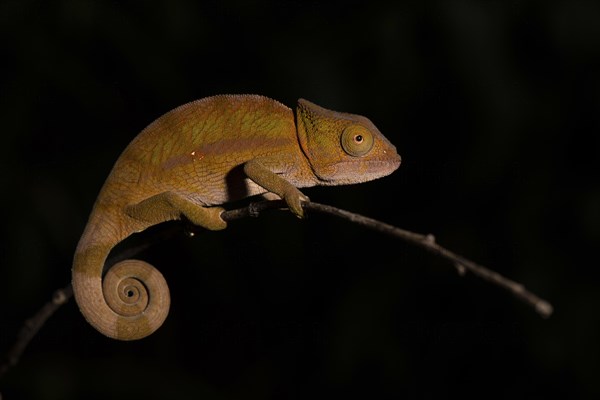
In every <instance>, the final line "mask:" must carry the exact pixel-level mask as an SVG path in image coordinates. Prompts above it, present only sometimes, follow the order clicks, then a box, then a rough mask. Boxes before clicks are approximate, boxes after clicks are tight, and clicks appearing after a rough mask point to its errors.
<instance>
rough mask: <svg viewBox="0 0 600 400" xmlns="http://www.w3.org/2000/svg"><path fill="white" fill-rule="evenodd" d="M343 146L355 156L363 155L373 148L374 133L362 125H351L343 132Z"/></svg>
mask: <svg viewBox="0 0 600 400" xmlns="http://www.w3.org/2000/svg"><path fill="white" fill-rule="evenodd" d="M341 142H342V148H343V149H344V151H345V152H346V153H348V154H349V155H351V156H354V157H362V156H364V155H365V154H367V153H368V152H369V151H371V149H372V148H373V135H372V134H371V132H369V130H368V129H366V128H364V127H362V126H360V125H350V126H348V127H347V128H346V129H344V131H343V132H342V137H341Z"/></svg>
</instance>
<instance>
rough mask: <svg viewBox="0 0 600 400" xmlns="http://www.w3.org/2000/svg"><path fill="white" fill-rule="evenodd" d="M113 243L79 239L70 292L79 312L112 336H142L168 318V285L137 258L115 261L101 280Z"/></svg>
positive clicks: (122, 338) (131, 338) (157, 272)
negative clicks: (103, 243)
mask: <svg viewBox="0 0 600 400" xmlns="http://www.w3.org/2000/svg"><path fill="white" fill-rule="evenodd" d="M86 236H88V237H89V235H85V234H84V237H86ZM115 244H116V243H114V244H108V245H101V244H97V243H89V241H86V240H82V241H81V242H80V244H79V246H78V248H77V251H76V253H75V258H74V261H73V270H72V274H73V275H72V279H73V281H72V284H73V293H74V295H75V300H76V301H77V305H78V306H79V309H80V310H81V313H82V314H83V316H84V317H85V319H86V320H87V321H88V322H89V323H90V324H91V325H92V326H93V327H94V328H96V329H97V330H98V331H99V332H101V333H103V334H104V335H106V336H108V337H110V338H113V339H119V340H137V339H141V338H144V337H146V336H148V335H150V334H152V333H153V332H154V331H155V330H157V329H158V328H159V327H160V326H161V325H162V324H163V322H164V320H165V319H166V318H167V315H168V313H169V306H170V303H171V299H170V295H169V287H168V286H167V282H166V281H165V279H164V278H163V276H162V274H161V273H160V272H159V271H158V270H157V269H156V268H154V267H153V266H152V265H150V264H148V263H147V262H144V261H140V260H124V261H121V262H119V263H117V264H115V265H114V266H112V267H111V268H110V269H109V270H108V272H107V273H106V276H105V277H104V280H103V279H102V270H103V268H104V263H105V262H106V258H107V256H108V253H109V252H110V251H111V249H112V247H113V246H114V245H115Z"/></svg>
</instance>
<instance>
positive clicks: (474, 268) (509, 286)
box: [303, 202, 553, 318]
mask: <svg viewBox="0 0 600 400" xmlns="http://www.w3.org/2000/svg"><path fill="white" fill-rule="evenodd" d="M303 207H304V208H305V209H307V210H313V211H319V212H323V213H327V214H331V215H334V216H336V217H340V218H344V219H347V220H349V221H351V222H353V223H356V224H359V225H361V226H364V227H367V228H370V229H373V230H376V231H378V232H382V233H385V234H388V235H392V236H395V237H397V238H400V239H403V240H405V241H406V242H409V243H412V244H414V245H417V246H419V247H421V248H423V249H425V250H427V251H429V252H431V253H433V254H436V255H438V256H440V257H442V258H445V259H447V260H448V261H450V262H452V264H453V265H454V266H455V267H456V269H457V271H458V273H459V275H464V274H465V273H466V272H467V271H468V272H471V273H472V274H473V275H475V276H477V277H479V278H481V279H483V280H485V281H488V282H491V283H493V284H495V285H497V286H500V287H501V288H504V289H506V290H508V291H509V292H510V293H512V294H513V295H514V296H516V297H517V298H518V299H520V300H522V301H524V302H525V303H527V304H529V305H530V306H531V307H533V309H534V310H535V311H536V312H537V313H538V314H539V315H541V316H542V317H543V318H548V317H550V315H552V312H553V308H552V305H551V304H550V303H548V302H547V301H546V300H544V299H541V298H540V297H538V296H536V295H535V294H533V293H531V292H530V291H528V290H527V289H526V288H525V286H523V285H522V284H520V283H517V282H515V281H512V280H510V279H508V278H505V277H504V276H502V275H500V274H499V273H497V272H494V271H492V270H490V269H488V268H486V267H484V266H482V265H479V264H476V263H474V262H473V261H471V260H469V259H466V258H464V257H463V256H460V255H458V254H456V253H453V252H451V251H450V250H448V249H446V248H444V247H442V246H440V245H439V244H437V243H436V242H435V237H434V236H433V235H431V234H429V235H421V234H418V233H414V232H410V231H406V230H404V229H400V228H397V227H395V226H392V225H388V224H386V223H383V222H381V221H377V220H375V219H372V218H368V217H364V216H362V215H359V214H355V213H351V212H348V211H345V210H341V209H339V208H336V207H331V206H328V205H325V204H319V203H313V202H310V203H305V204H304V206H303Z"/></svg>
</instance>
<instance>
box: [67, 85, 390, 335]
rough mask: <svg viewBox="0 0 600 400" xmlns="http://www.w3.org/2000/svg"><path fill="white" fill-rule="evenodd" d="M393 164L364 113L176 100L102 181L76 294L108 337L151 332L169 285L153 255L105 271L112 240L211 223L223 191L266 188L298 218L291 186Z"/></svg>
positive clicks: (345, 180) (248, 99)
mask: <svg viewBox="0 0 600 400" xmlns="http://www.w3.org/2000/svg"><path fill="white" fill-rule="evenodd" d="M399 165H400V156H399V155H398V154H397V153H396V149H395V147H394V146H393V145H392V144H391V143H390V142H389V141H388V140H387V139H386V138H385V137H384V136H383V135H382V134H381V133H380V132H379V131H378V130H377V128H376V127H375V126H374V125H373V123H371V121H369V120H368V119H367V118H365V117H362V116H358V115H353V114H347V113H338V112H335V111H330V110H327V109H324V108H322V107H319V106H317V105H315V104H312V103H310V102H309V101H306V100H303V99H300V100H299V101H298V107H297V109H296V113H294V111H292V110H291V109H290V108H288V107H286V106H284V105H283V104H281V103H279V102H277V101H275V100H272V99H269V98H267V97H262V96H257V95H218V96H213V97H208V98H204V99H201V100H197V101H194V102H191V103H188V104H185V105H182V106H180V107H178V108H175V109H174V110H171V111H169V112H167V113H166V114H164V115H163V116H161V117H160V118H158V119H157V120H155V121H154V122H153V123H151V124H150V125H149V126H148V127H146V128H145V129H144V130H143V131H142V132H141V133H140V134H139V135H138V136H137V137H136V138H135V139H134V140H133V141H132V142H131V143H130V144H129V145H128V146H127V148H126V149H125V150H124V151H123V153H122V154H121V156H120V157H119V159H118V160H117V161H116V163H115V165H114V167H113V169H112V171H111V173H110V175H109V176H108V178H107V180H106V182H105V183H104V186H103V187H102V189H101V191H100V193H99V195H98V197H97V200H96V202H95V204H94V207H93V210H92V212H91V214H90V217H89V220H88V223H87V225H86V227H85V230H84V232H83V234H82V236H81V239H80V241H79V244H78V246H77V249H76V251H75V256H74V261H73V270H72V279H73V282H72V283H73V291H74V294H75V299H76V301H77V304H78V306H79V308H80V310H81V312H82V313H83V315H84V316H85V318H86V319H87V321H88V322H89V323H90V324H91V325H93V326H94V327H95V328H96V329H97V330H98V331H100V332H101V333H103V334H105V335H106V336H109V337H111V338H115V339H121V340H135V339H140V338H143V337H145V336H148V335H149V334H151V333H152V332H154V331H155V330H156V329H158V327H160V325H161V324H162V323H163V321H164V319H165V318H166V316H167V314H168V310H169V305H170V297H169V289H168V286H167V284H166V282H165V280H164V278H163V277H162V275H161V274H160V272H158V271H157V270H156V269H155V268H153V267H152V266H151V265H149V264H147V263H145V262H143V261H139V260H126V261H122V262H120V263H117V264H116V265H114V266H113V267H112V268H111V269H110V270H109V271H108V272H107V273H106V276H105V277H104V279H103V277H102V274H103V268H104V263H105V261H106V258H107V256H108V254H109V252H110V251H111V250H112V248H113V247H114V246H115V245H117V244H118V243H119V242H121V241H122V240H123V239H125V238H127V237H128V236H129V235H131V234H133V233H135V232H140V231H142V230H144V229H146V228H148V227H150V226H152V225H155V224H158V223H161V222H164V221H168V220H174V219H179V218H182V217H185V218H187V219H188V220H190V221H191V222H192V223H194V224H197V225H199V226H202V227H204V228H206V229H210V230H219V229H224V228H225V227H226V223H225V221H223V220H222V219H221V217H220V214H221V212H222V211H223V208H222V207H220V206H221V205H223V204H226V203H227V202H229V201H232V200H236V199H241V198H244V197H247V196H252V195H258V194H263V193H267V192H268V193H272V194H275V195H277V196H279V197H281V198H282V199H284V200H285V201H286V203H287V205H288V207H289V208H290V210H291V211H292V212H293V213H294V214H296V215H297V216H299V217H302V215H303V212H302V207H301V203H302V202H304V201H308V200H309V199H308V197H306V196H304V194H302V193H301V192H300V190H299V189H298V188H301V187H309V186H315V185H340V184H351V183H359V182H365V181H368V180H372V179H376V178H379V177H382V176H385V175H388V174H390V173H392V172H393V171H394V170H396V168H398V166H399Z"/></svg>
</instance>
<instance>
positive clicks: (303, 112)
mask: <svg viewBox="0 0 600 400" xmlns="http://www.w3.org/2000/svg"><path fill="white" fill-rule="evenodd" d="M296 118H297V127H298V139H299V141H300V145H301V147H302V151H303V152H304V154H305V155H306V157H307V158H308V162H309V164H310V166H311V168H312V170H313V172H314V174H315V175H316V177H317V178H318V179H319V181H320V182H319V183H320V184H321V185H344V184H352V183H360V182H366V181H370V180H373V179H377V178H381V177H383V176H386V175H389V174H391V173H392V172H394V171H395V170H396V169H397V168H398V167H399V166H400V156H399V155H398V153H397V152H396V147H394V145H393V144H391V143H390V142H389V140H387V139H386V138H385V136H383V135H382V134H381V132H379V130H378V129H377V128H376V127H375V125H373V123H372V122H371V121H370V120H369V119H368V118H365V117H363V116H360V115H354V114H347V113H341V112H336V111H331V110H327V109H325V108H323V107H319V106H318V105H316V104H313V103H311V102H309V101H307V100H304V99H299V100H298V108H297V109H296Z"/></svg>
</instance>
